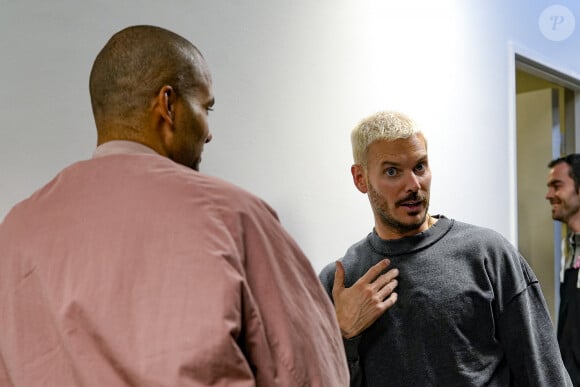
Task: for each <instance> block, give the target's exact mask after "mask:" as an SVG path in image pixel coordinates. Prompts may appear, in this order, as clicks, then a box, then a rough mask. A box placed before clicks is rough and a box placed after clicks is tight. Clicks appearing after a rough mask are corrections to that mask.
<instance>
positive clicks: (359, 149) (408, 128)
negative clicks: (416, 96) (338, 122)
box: [350, 111, 422, 167]
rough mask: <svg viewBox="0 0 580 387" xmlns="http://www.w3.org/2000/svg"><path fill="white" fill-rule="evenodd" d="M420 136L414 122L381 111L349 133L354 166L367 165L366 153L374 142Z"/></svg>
mask: <svg viewBox="0 0 580 387" xmlns="http://www.w3.org/2000/svg"><path fill="white" fill-rule="evenodd" d="M414 134H422V133H421V131H420V130H419V129H418V128H417V126H416V124H415V122H414V121H413V120H412V119H411V118H409V117H408V116H406V115H405V114H403V113H400V112H396V111H382V112H378V113H375V114H373V115H371V116H369V117H367V118H365V119H363V120H362V121H361V122H360V123H359V124H358V125H357V126H356V127H355V128H354V129H353V130H352V132H351V136H350V140H351V144H352V155H353V158H354V163H355V164H360V165H362V166H363V167H366V165H367V157H366V156H367V151H368V148H369V146H370V145H371V144H372V143H374V142H375V141H379V140H386V141H392V140H397V139H400V138H409V137H411V136H412V135H414Z"/></svg>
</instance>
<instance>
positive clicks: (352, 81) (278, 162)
mask: <svg viewBox="0 0 580 387" xmlns="http://www.w3.org/2000/svg"><path fill="white" fill-rule="evenodd" d="M530 3H531V2H529V1H527V0H514V1H510V2H505V1H503V0H490V1H481V0H455V1H453V0H446V1H438V2H430V1H402V0H401V1H393V0H375V1H366V0H349V1H336V0H324V1H316V2H315V1H311V0H295V1H275V0H274V1H273V0H254V1H227V0H214V1H211V2H210V1H199V0H176V1H172V2H156V1H151V0H142V1H128V0H101V1H96V0H85V1H82V2H80V1H76V0H60V1H51V2H48V1H47V2H41V1H32V0H18V1H17V0H0V53H1V60H0V81H1V82H0V85H1V86H2V87H1V88H0V117H1V119H2V129H1V130H0V217H3V216H4V215H5V214H6V213H7V211H8V210H9V208H10V207H11V206H12V205H14V204H15V203H16V202H17V201H19V200H21V199H22V198H24V197H26V196H28V195H29V194H30V193H32V192H33V191H34V190H35V189H36V188H38V187H39V186H40V185H42V184H44V183H45V182H46V181H48V180H49V179H50V178H51V177H52V176H53V175H54V174H56V173H57V172H58V171H59V170H60V169H61V168H62V167H64V166H65V165H67V164H69V163H71V162H73V161H76V160H78V159H83V158H88V157H90V155H91V152H92V150H93V148H94V145H95V141H96V135H95V130H94V125H93V121H92V116H91V111H90V102H89V96H88V87H87V85H88V74H89V70H90V67H91V64H92V61H93V59H94V57H95V55H96V53H97V52H98V50H99V49H100V48H101V47H102V46H103V44H104V43H105V42H106V40H108V38H109V37H110V35H111V34H112V33H114V32H116V31H117V30H119V29H121V28H123V27H125V26H128V25H132V24H155V25H159V26H162V27H166V28H169V29H171V30H174V31H175V32H177V33H180V34H181V35H183V36H185V37H187V38H188V39H190V40H191V41H193V42H194V43H195V44H196V45H197V46H198V47H199V48H200V49H201V51H202V52H203V53H204V55H205V57H206V59H207V60H208V62H209V64H210V67H211V69H212V72H213V77H214V92H215V95H216V100H217V104H216V110H215V112H213V113H212V116H211V120H210V125H211V126H212V129H213V134H214V140H213V142H212V143H211V144H209V145H208V147H206V152H205V154H204V161H203V163H202V170H203V171H204V172H206V173H209V174H212V175H217V176H220V177H223V178H225V179H227V180H230V181H232V182H234V183H237V184H238V185H241V186H243V187H245V188H247V189H248V190H250V191H252V192H254V193H256V194H257V195H259V196H261V197H263V198H264V199H265V200H266V201H268V202H269V203H270V204H271V205H272V206H273V207H274V208H275V209H276V210H277V211H278V213H279V215H280V218H281V221H282V223H283V224H284V225H285V226H286V227H287V228H288V230H289V231H290V233H291V234H292V235H293V236H294V237H295V238H296V239H297V240H298V242H299V243H300V245H301V246H302V247H303V249H304V250H305V252H306V253H307V254H308V256H309V257H310V258H311V260H312V263H313V265H314V267H315V269H316V270H317V271H318V270H320V269H321V268H322V266H323V265H324V264H326V263H327V262H330V261H332V260H335V259H337V258H338V257H340V256H341V255H342V254H343V252H344V250H345V249H346V248H347V247H348V246H349V245H350V244H352V243H353V242H355V241H357V240H359V239H360V238H362V237H364V236H365V235H366V234H367V233H368V232H369V231H370V230H371V227H372V216H371V211H370V208H369V205H368V202H367V200H366V197H365V196H363V195H361V194H360V193H359V192H358V191H356V189H355V188H354V186H353V185H352V182H351V178H350V173H349V168H350V164H351V154H350V143H349V133H350V129H351V128H352V127H353V126H354V125H355V124H356V123H357V122H358V121H359V120H360V119H361V118H363V117H364V116H366V115H368V114H370V113H373V112H375V111H377V110H380V109H399V110H403V111H405V112H407V113H409V114H410V115H412V116H414V117H415V118H416V120H417V121H418V122H419V124H420V125H421V126H423V128H424V129H425V131H426V132H427V134H428V136H429V141H430V142H429V147H430V148H429V149H430V157H431V164H432V168H433V174H434V179H433V185H432V204H431V208H432V213H444V214H446V215H447V216H450V217H453V218H456V219H459V220H463V221H468V222H472V223H477V224H480V225H484V226H488V227H491V228H494V229H496V230H498V231H500V232H501V233H503V234H504V235H505V236H506V237H508V238H510V239H512V240H513V235H512V229H511V227H512V226H513V222H514V216H515V209H514V208H513V200H512V196H511V195H513V192H511V191H510V170H509V165H510V160H512V159H510V158H511V157H513V155H512V154H511V153H510V152H511V151H512V146H513V144H510V142H509V141H510V138H511V137H510V133H509V128H510V119H511V117H510V98H512V96H510V95H509V91H508V90H509V89H508V85H509V84H510V82H511V80H510V78H509V77H510V76H511V74H512V70H511V69H510V65H511V62H510V60H509V59H510V58H509V52H510V51H509V45H510V43H515V44H517V45H518V46H519V47H524V48H525V49H526V50H528V51H529V52H531V53H534V54H535V55H536V54H537V55H538V57H542V58H546V59H548V60H549V61H550V62H552V63H557V64H558V65H559V66H561V68H563V69H567V70H569V72H570V73H580V50H579V48H580V32H578V31H575V32H574V34H573V35H572V36H571V37H569V38H568V39H566V40H564V41H560V42H554V41H550V40H548V39H546V38H545V37H544V36H543V35H542V33H541V32H540V28H539V25H538V18H539V15H540V13H541V11H542V10H543V9H544V8H546V7H547V6H548V5H551V4H553V2H552V1H549V0H546V1H534V2H533V3H534V4H530ZM558 4H562V5H564V6H566V7H568V8H569V9H570V10H571V11H572V13H573V14H574V15H575V16H576V17H577V18H579V17H580V3H579V2H578V1H577V0H563V1H560V2H559V3H558ZM578 23H579V29H580V19H578ZM545 172H546V171H540V173H545ZM546 216H549V213H548V209H547V208H546Z"/></svg>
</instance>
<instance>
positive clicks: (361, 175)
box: [350, 164, 368, 194]
mask: <svg viewBox="0 0 580 387" xmlns="http://www.w3.org/2000/svg"><path fill="white" fill-rule="evenodd" d="M350 173H351V174H352V181H353V182H354V185H355V186H356V188H357V189H358V190H359V191H360V192H362V193H364V194H366V193H367V192H368V187H367V177H366V172H365V169H364V168H363V166H362V165H360V164H354V165H353V166H352V167H350Z"/></svg>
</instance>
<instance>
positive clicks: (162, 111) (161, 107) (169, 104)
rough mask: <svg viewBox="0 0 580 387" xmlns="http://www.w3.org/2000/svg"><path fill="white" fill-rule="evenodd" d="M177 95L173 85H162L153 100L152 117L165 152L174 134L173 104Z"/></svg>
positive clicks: (169, 146)
mask: <svg viewBox="0 0 580 387" xmlns="http://www.w3.org/2000/svg"><path fill="white" fill-rule="evenodd" d="M176 100H177V95H176V93H175V90H174V89H173V87H171V86H169V85H165V86H163V87H162V88H161V89H159V91H158V92H157V95H156V96H155V102H154V110H153V119H154V121H155V122H154V125H155V130H156V131H157V136H159V137H158V138H159V140H160V141H161V143H162V144H161V146H162V147H163V148H164V150H165V152H168V150H169V149H170V148H171V144H172V143H173V136H174V134H175V133H174V131H175V127H174V122H175V104H176Z"/></svg>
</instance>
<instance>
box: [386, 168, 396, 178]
mask: <svg viewBox="0 0 580 387" xmlns="http://www.w3.org/2000/svg"><path fill="white" fill-rule="evenodd" d="M396 174H397V169H396V168H393V167H390V168H387V169H386V170H385V175H387V176H395V175H396Z"/></svg>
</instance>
